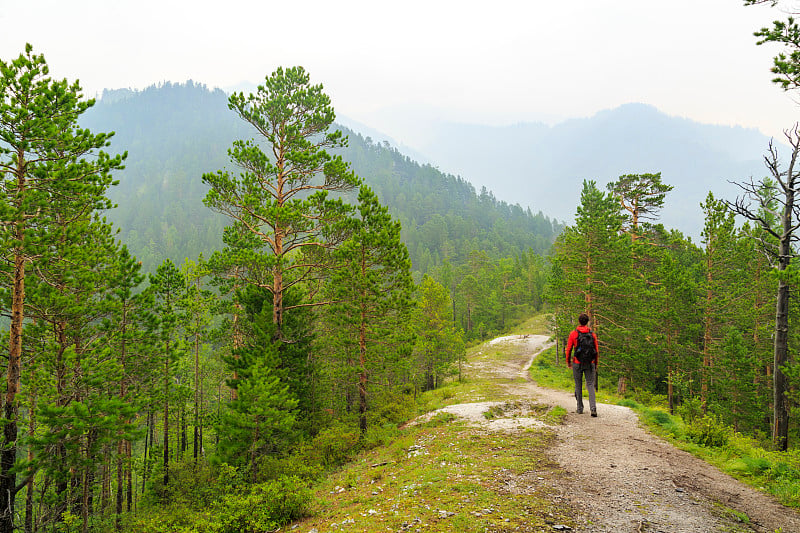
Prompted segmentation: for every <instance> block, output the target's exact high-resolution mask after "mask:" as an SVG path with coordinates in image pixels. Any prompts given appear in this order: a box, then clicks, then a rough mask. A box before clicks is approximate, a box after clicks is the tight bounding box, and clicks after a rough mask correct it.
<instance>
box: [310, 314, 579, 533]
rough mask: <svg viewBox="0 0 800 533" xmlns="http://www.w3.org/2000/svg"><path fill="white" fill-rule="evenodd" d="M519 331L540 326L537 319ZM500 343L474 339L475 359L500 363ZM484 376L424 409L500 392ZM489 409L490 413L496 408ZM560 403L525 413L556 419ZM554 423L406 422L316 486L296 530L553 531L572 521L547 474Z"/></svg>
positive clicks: (431, 398) (471, 356) (428, 398)
mask: <svg viewBox="0 0 800 533" xmlns="http://www.w3.org/2000/svg"><path fill="white" fill-rule="evenodd" d="M514 333H540V334H541V333H544V321H543V320H542V319H535V320H532V321H529V322H528V323H526V324H524V325H522V326H521V327H520V328H518V329H517V331H515V332H514ZM505 355H507V354H505V353H504V352H503V346H502V345H500V346H495V347H487V346H486V345H482V346H477V347H474V348H472V349H470V350H469V351H468V354H467V358H468V361H469V362H477V361H501V360H502V359H503V357H504V356H505ZM500 396H501V393H500V389H499V387H497V386H496V385H495V384H492V383H490V382H487V381H485V380H481V379H470V378H467V380H466V381H464V382H461V383H452V384H450V385H449V386H446V387H444V388H441V389H438V390H435V391H431V392H429V393H426V395H425V397H424V398H423V401H424V402H426V411H430V410H434V409H438V408H440V407H443V406H445V405H452V404H458V403H467V402H478V401H497V400H502V399H503V398H501V397H500ZM492 415H493V413H487V414H486V416H487V417H488V416H492ZM563 415H564V412H563V410H548V409H535V408H534V409H533V411H532V412H529V413H526V415H525V416H536V417H540V418H541V419H542V420H543V421H545V422H547V423H549V424H553V423H559V422H560V420H561V418H562V417H563ZM552 438H553V435H552V431H551V430H550V429H548V428H537V429H528V430H525V431H522V432H517V433H501V432H494V433H492V432H487V431H486V430H484V429H481V428H477V427H469V426H467V425H465V424H463V423H461V422H459V421H458V420H454V417H453V416H452V415H449V414H440V415H437V416H434V417H433V418H432V419H431V420H430V421H429V422H426V423H423V424H419V425H413V426H409V427H406V428H404V429H403V430H402V433H401V436H400V438H398V439H397V440H395V441H393V442H392V443H391V444H389V445H387V446H384V447H378V448H375V449H373V450H371V451H369V452H367V453H364V454H363V455H361V456H360V457H358V458H357V459H356V460H355V461H353V462H352V463H350V464H349V465H348V466H346V467H345V468H343V469H342V470H341V471H340V472H338V473H336V474H335V475H332V476H330V477H329V478H327V479H326V480H325V482H324V483H323V484H322V485H320V486H319V487H318V490H317V494H316V502H315V505H314V507H313V509H312V516H310V517H309V518H307V519H306V520H304V521H302V522H299V523H297V524H295V526H296V527H295V529H294V531H299V532H307V531H313V530H314V529H316V530H317V531H320V532H321V531H331V530H335V529H337V528H339V527H343V528H344V527H346V528H347V529H348V530H352V531H389V530H391V531H418V530H424V531H458V532H471V531H475V532H477V531H481V532H483V531H553V526H554V525H557V524H564V525H569V526H572V525H574V524H573V523H572V520H571V519H570V517H569V516H570V510H569V508H568V507H567V506H566V505H565V504H564V503H562V502H560V501H557V500H558V498H554V497H553V495H552V493H551V491H550V489H548V488H547V486H546V484H545V483H543V481H545V480H547V479H552V478H557V476H558V475H559V471H558V467H557V465H556V464H554V463H553V462H552V461H550V460H549V459H548V458H547V455H546V453H545V452H546V449H547V447H548V443H549V442H550V439H552Z"/></svg>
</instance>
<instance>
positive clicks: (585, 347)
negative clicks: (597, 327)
mask: <svg viewBox="0 0 800 533" xmlns="http://www.w3.org/2000/svg"><path fill="white" fill-rule="evenodd" d="M575 331H577V332H578V340H577V341H576V343H575V358H576V359H577V360H578V362H579V363H580V364H581V367H587V366H589V365H590V364H592V362H593V361H594V359H595V357H597V350H596V349H595V347H594V335H592V330H589V331H578V330H577V329H576V330H575Z"/></svg>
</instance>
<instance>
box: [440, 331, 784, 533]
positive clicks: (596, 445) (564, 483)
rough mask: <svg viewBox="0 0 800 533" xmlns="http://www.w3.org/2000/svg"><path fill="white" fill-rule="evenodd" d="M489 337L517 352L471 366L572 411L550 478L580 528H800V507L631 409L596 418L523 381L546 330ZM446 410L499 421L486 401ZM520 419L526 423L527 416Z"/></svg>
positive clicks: (524, 394)
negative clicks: (697, 452) (661, 434)
mask: <svg viewBox="0 0 800 533" xmlns="http://www.w3.org/2000/svg"><path fill="white" fill-rule="evenodd" d="M492 342H503V343H506V344H507V347H506V348H507V349H508V350H509V351H510V352H511V353H512V356H511V357H509V358H508V359H507V360H505V361H504V363H502V364H501V365H492V366H490V365H480V364H475V365H473V366H472V372H473V373H477V374H480V375H482V376H485V377H488V378H491V379H497V381H498V382H500V383H504V384H505V386H506V387H507V388H508V391H509V393H511V394H512V395H514V396H519V397H520V398H525V399H532V400H534V401H537V402H538V403H546V404H549V405H560V406H562V407H564V408H565V409H566V410H567V411H568V413H569V414H568V415H567V418H566V421H565V423H564V424H563V425H561V426H557V427H555V428H554V429H555V431H556V435H557V439H556V442H555V444H554V446H553V448H552V450H551V453H552V458H553V460H554V461H556V462H558V464H559V465H560V466H561V468H562V469H563V471H564V474H565V475H564V476H563V477H561V478H559V479H557V480H553V481H552V483H553V484H554V488H555V489H556V490H557V491H558V492H559V493H560V495H561V498H563V500H564V501H566V502H567V503H569V504H570V505H573V506H574V507H575V508H576V511H577V512H576V515H578V516H576V519H577V521H578V522H579V523H581V524H582V526H581V527H580V528H579V529H578V530H579V531H591V532H593V533H598V532H615V533H616V532H664V533H683V532H697V533H708V532H722V531H726V532H732V531H759V532H762V531H765V532H774V531H781V528H782V532H783V533H790V532H793V533H800V514H798V513H797V512H795V511H793V510H791V509H788V508H786V507H784V506H782V505H780V504H778V503H777V502H776V501H775V500H774V499H773V498H772V497H771V496H769V495H766V494H764V493H761V492H759V491H757V490H755V489H752V488H750V487H748V486H747V485H744V484H742V483H740V482H738V481H736V480H735V479H733V478H732V477H730V476H728V475H726V474H723V473H721V472H720V471H719V470H717V469H716V468H714V467H713V466H710V465H709V464H707V463H705V462H703V461H701V460H700V459H697V458H695V457H694V456H692V455H690V454H688V453H686V452H683V451H681V450H678V449H677V448H675V447H673V446H671V445H669V444H667V443H666V442H664V441H662V440H661V439H659V438H657V437H655V436H652V435H650V434H649V433H647V432H646V431H645V430H643V429H642V428H641V427H640V426H639V422H638V418H637V417H636V415H635V414H634V413H633V411H631V410H630V409H628V408H626V407H621V406H616V405H607V404H598V415H599V416H598V417H597V418H592V417H590V416H589V415H588V414H582V415H579V414H576V413H575V399H574V397H573V396H572V394H570V393H566V392H562V391H555V390H550V389H545V388H542V387H538V386H536V385H535V384H534V383H532V382H531V381H526V382H525V383H521V382H520V381H519V380H518V379H517V378H519V377H520V376H522V377H525V378H526V379H527V374H528V373H527V369H528V367H529V366H530V364H531V362H532V361H533V359H534V358H535V356H536V355H538V354H539V353H540V352H541V351H542V350H543V349H544V348H546V347H547V344H546V343H547V337H545V336H543V335H527V336H515V337H506V338H501V339H495V341H492ZM564 371H565V372H566V371H567V370H566V369H565V370H564ZM601 371H602V369H601ZM601 379H602V375H601ZM512 380H515V382H513V383H512ZM601 387H602V382H601ZM585 401H586V400H584V402H585ZM447 410H449V411H451V412H454V413H455V414H458V415H460V416H463V417H465V418H470V419H473V420H476V421H477V420H481V419H483V423H484V424H488V423H491V424H501V423H502V422H501V421H498V420H493V421H489V422H487V421H486V420H485V418H483V417H482V416H480V415H481V413H482V412H484V411H486V404H485V403H483V404H462V405H460V406H451V407H449V408H447ZM515 423H516V424H517V425H520V424H521V425H524V424H525V421H524V420H517V421H516V422H515ZM726 508H727V509H733V510H735V511H737V512H739V513H742V514H743V515H746V516H747V517H749V522H742V521H739V520H738V519H737V518H736V517H735V515H734V514H733V513H731V512H729V511H728V510H727V509H726Z"/></svg>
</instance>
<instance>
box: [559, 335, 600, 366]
mask: <svg viewBox="0 0 800 533" xmlns="http://www.w3.org/2000/svg"><path fill="white" fill-rule="evenodd" d="M578 331H581V332H583V333H586V332H587V331H591V330H590V329H589V326H578V329H577V330H575V329H573V330H572V332H571V333H570V334H569V338H568V339H567V348H566V350H565V351H564V354H565V355H566V356H567V366H572V365H573V364H575V365H578V364H580V362H579V361H578V359H577V358H576V357H575V356H573V357H572V363H570V361H569V356H570V353H571V352H572V349H573V348H574V347H575V346H577V344H578ZM592 337H594V351H595V353H596V354H597V355H595V357H594V361H593V362H594V364H595V366H597V363H598V362H599V361H600V348H599V347H598V345H597V335H595V334H594V331H592Z"/></svg>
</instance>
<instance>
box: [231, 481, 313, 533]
mask: <svg viewBox="0 0 800 533" xmlns="http://www.w3.org/2000/svg"><path fill="white" fill-rule="evenodd" d="M310 502H311V490H310V489H309V488H308V487H307V486H306V484H305V483H304V482H303V481H302V480H301V479H300V478H298V477H296V476H282V477H281V478H280V479H275V480H271V481H267V482H265V483H260V484H258V485H254V486H252V487H251V488H250V490H249V491H247V492H245V493H242V494H231V495H228V496H226V497H225V498H224V500H223V501H222V503H221V505H220V508H219V510H218V513H217V515H218V516H219V518H220V522H221V523H222V526H221V528H220V529H219V533H256V532H261V531H273V530H275V529H277V528H279V527H281V526H283V525H284V524H287V523H289V522H291V521H292V520H297V519H298V518H301V517H303V515H304V514H305V513H306V510H307V508H308V504H309V503H310Z"/></svg>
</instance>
